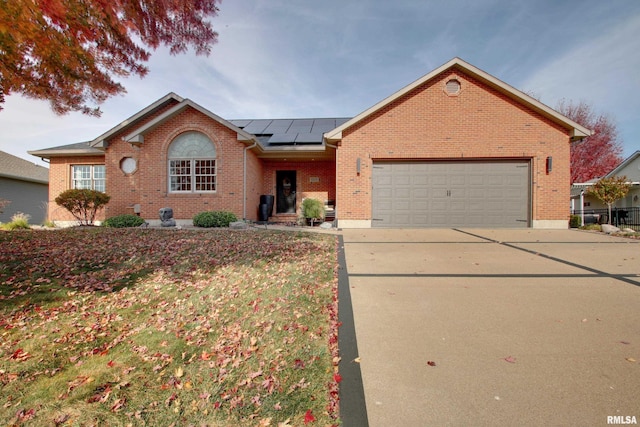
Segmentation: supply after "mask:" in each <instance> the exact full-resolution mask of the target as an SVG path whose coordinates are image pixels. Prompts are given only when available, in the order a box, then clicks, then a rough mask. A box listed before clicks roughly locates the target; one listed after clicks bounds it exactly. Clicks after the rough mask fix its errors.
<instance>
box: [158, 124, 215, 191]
mask: <svg viewBox="0 0 640 427" xmlns="http://www.w3.org/2000/svg"><path fill="white" fill-rule="evenodd" d="M167 154H168V156H167V157H168V158H169V191H170V192H171V193H198V192H205V191H207V192H214V191H216V147H215V145H214V144H213V142H211V140H210V139H209V138H208V137H207V136H206V135H205V134H203V133H200V132H185V133H183V134H180V135H178V136H177V137H176V139H174V140H173V142H172V143H171V145H169V150H168V153H167Z"/></svg>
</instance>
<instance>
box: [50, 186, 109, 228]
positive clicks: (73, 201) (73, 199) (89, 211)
mask: <svg viewBox="0 0 640 427" xmlns="http://www.w3.org/2000/svg"><path fill="white" fill-rule="evenodd" d="M110 199H111V196H109V195H107V194H106V193H103V192H101V191H96V190H87V189H83V190H80V189H70V190H66V191H63V192H62V193H60V195H59V196H58V197H56V203H57V204H58V205H60V206H62V207H63V208H65V209H66V210H68V211H69V212H71V215H73V217H74V218H75V219H77V220H78V221H79V222H80V225H93V221H95V219H96V213H97V212H98V209H100V208H101V207H103V206H104V205H106V204H107V203H109V200H110Z"/></svg>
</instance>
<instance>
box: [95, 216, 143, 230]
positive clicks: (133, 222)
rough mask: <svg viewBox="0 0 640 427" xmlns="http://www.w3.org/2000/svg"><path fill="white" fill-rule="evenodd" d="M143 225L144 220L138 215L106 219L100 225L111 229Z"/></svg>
mask: <svg viewBox="0 0 640 427" xmlns="http://www.w3.org/2000/svg"><path fill="white" fill-rule="evenodd" d="M142 224H144V219H142V218H140V217H139V216H138V215H133V214H124V215H117V216H112V217H111V218H107V219H106V220H105V221H104V222H103V223H102V225H104V226H105V227H112V228H126V227H140V226H141V225H142Z"/></svg>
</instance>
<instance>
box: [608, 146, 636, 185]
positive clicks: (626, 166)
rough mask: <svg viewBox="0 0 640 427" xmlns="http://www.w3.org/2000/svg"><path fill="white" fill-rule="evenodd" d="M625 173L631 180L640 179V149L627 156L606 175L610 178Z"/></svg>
mask: <svg viewBox="0 0 640 427" xmlns="http://www.w3.org/2000/svg"><path fill="white" fill-rule="evenodd" d="M623 175H624V176H626V177H627V178H628V179H629V181H631V182H639V181H640V150H638V151H636V152H635V153H633V154H632V155H630V156H629V157H627V158H626V159H625V160H624V161H623V162H622V163H620V164H619V165H618V166H616V167H615V168H614V169H613V170H612V171H611V172H609V173H608V174H606V175H605V177H607V178H610V177H613V176H623Z"/></svg>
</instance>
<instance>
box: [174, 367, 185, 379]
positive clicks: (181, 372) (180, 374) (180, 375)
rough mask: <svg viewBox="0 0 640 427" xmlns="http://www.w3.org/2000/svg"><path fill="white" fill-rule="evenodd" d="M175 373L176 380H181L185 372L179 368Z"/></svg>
mask: <svg viewBox="0 0 640 427" xmlns="http://www.w3.org/2000/svg"><path fill="white" fill-rule="evenodd" d="M173 373H174V375H175V376H176V378H181V377H182V376H183V375H184V371H183V370H182V367H180V368H177V369H176V370H175V371H174V372H173Z"/></svg>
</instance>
